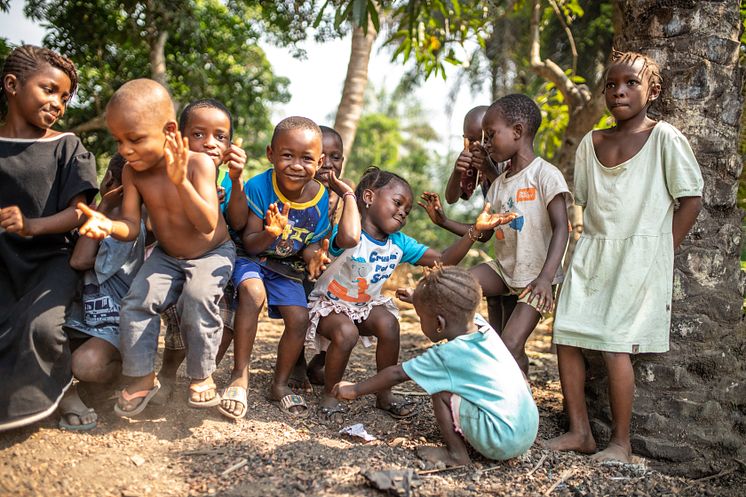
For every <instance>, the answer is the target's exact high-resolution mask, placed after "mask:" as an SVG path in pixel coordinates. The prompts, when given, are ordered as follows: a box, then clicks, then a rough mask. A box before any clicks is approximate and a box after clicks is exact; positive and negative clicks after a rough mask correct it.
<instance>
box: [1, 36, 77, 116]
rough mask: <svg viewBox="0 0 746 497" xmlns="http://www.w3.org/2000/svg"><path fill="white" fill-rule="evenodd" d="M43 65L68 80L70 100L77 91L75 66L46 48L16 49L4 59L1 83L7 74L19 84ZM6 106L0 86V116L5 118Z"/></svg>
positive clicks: (3, 92) (5, 97) (28, 46)
mask: <svg viewBox="0 0 746 497" xmlns="http://www.w3.org/2000/svg"><path fill="white" fill-rule="evenodd" d="M44 64H49V65H50V66H52V67H56V68H57V69H59V70H60V71H62V72H64V73H65V74H66V75H67V77H68V78H70V98H72V97H73V95H75V92H76V90H77V89H78V72H77V71H76V70H75V64H73V62H72V61H71V60H70V59H68V58H67V57H65V56H64V55H60V54H58V53H57V52H55V51H53V50H50V49H48V48H43V47H37V46H34V45H22V46H20V47H16V48H15V49H14V50H13V51H12V52H10V55H8V57H7V58H6V59H5V63H4V64H3V72H2V81H5V76H7V75H8V74H13V75H15V77H16V78H18V79H19V80H20V81H21V82H24V81H26V79H27V78H28V77H29V75H30V74H33V73H34V72H35V71H37V70H38V69H39V67H40V66H42V65H44ZM7 105H8V96H7V95H6V94H5V89H4V84H2V85H0V116H5V114H6V112H7V110H8V109H7Z"/></svg>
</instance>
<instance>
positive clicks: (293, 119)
mask: <svg viewBox="0 0 746 497" xmlns="http://www.w3.org/2000/svg"><path fill="white" fill-rule="evenodd" d="M293 129H307V130H310V131H313V132H314V134H316V135H318V137H319V141H321V128H319V125H318V124H316V123H315V122H313V121H312V120H310V119H308V118H307V117H301V116H290V117H286V118H285V119H283V120H282V121H280V122H279V123H277V126H275V130H274V131H273V132H272V141H271V142H270V143H271V145H272V146H273V147H274V145H275V139H276V138H277V136H278V135H280V134H281V133H284V132H285V131H290V130H293Z"/></svg>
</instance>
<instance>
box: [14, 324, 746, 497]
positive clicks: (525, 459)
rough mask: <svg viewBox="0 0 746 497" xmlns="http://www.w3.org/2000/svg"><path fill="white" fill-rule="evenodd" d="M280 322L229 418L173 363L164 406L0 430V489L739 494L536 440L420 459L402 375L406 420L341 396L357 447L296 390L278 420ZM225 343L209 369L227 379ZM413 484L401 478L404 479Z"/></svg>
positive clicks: (409, 344)
mask: <svg viewBox="0 0 746 497" xmlns="http://www.w3.org/2000/svg"><path fill="white" fill-rule="evenodd" d="M401 323H402V349H401V356H400V357H401V359H402V360H406V359H408V358H410V357H413V356H415V355H417V354H418V353H420V351H421V350H422V349H423V347H426V346H427V344H428V342H427V339H426V338H425V337H424V336H423V335H422V333H421V332H420V331H419V327H418V324H417V319H416V315H415V314H414V311H413V310H412V309H405V310H404V311H403V313H402V319H401ZM281 331H282V330H281V327H280V326H279V322H274V321H273V322H271V321H269V320H263V321H262V322H261V323H260V328H259V337H258V338H257V343H256V347H255V351H254V358H253V362H252V368H251V374H252V376H251V389H250V395H249V412H248V415H247V416H246V418H245V419H244V420H241V421H239V422H233V421H229V420H227V419H225V418H223V417H222V416H221V415H220V414H219V413H218V412H217V410H215V409H208V410H195V409H190V408H189V407H188V406H187V403H186V390H187V378H186V377H185V376H184V372H183V368H182V370H181V371H180V377H179V384H178V387H177V388H178V389H177V391H176V393H175V395H174V397H173V400H172V402H171V404H170V405H168V406H164V407H156V406H149V407H148V408H147V409H146V410H145V411H144V412H143V413H142V414H141V416H140V417H139V418H138V419H136V420H126V419H120V418H118V417H117V416H115V415H114V413H113V411H112V409H111V405H112V404H111V401H110V402H109V403H103V404H98V405H96V406H95V407H96V408H97V411H98V412H99V421H98V427H97V428H96V429H94V430H93V431H91V432H88V433H70V432H64V431H61V430H59V429H57V426H56V423H57V417H56V416H53V417H51V418H49V419H47V420H46V421H44V422H42V423H39V424H37V425H34V426H32V427H27V428H25V429H22V430H17V431H14V432H10V433H2V434H0V495H8V496H19V497H20V496H31V495H39V496H46V495H50V496H51V495H55V496H70V497H73V496H74V497H82V496H97V497H103V496H117V497H135V496H185V495H221V496H274V495H277V496H286V495H329V496H343V495H365V496H376V495H384V494H383V493H381V492H379V491H378V490H375V489H373V488H371V487H370V486H369V485H368V484H367V483H366V478H365V477H364V476H363V473H365V472H366V471H379V470H387V469H395V470H406V469H408V468H409V469H411V470H413V472H414V475H413V476H412V478H411V494H408V493H407V492H401V493H400V495H419V496H442V495H449V496H478V495H490V494H493V495H516V496H523V495H549V494H552V495H635V496H645V495H651V496H652V495H656V496H658V495H691V496H700V495H718V496H720V495H723V496H729V495H732V496H742V495H745V494H746V477H744V472H743V468H741V471H740V472H733V473H730V474H723V475H718V476H715V477H711V478H709V479H704V480H699V481H695V480H688V479H685V478H679V477H676V478H674V477H670V476H666V475H664V474H661V473H659V472H657V471H654V470H651V469H649V468H648V464H646V462H645V461H644V460H640V462H639V464H634V465H618V464H617V465H609V464H606V465H600V464H594V463H592V462H591V461H590V460H589V459H588V458H587V457H582V456H579V455H575V454H560V453H552V452H549V451H546V450H544V449H542V448H541V447H540V446H539V445H538V443H536V444H534V446H533V447H532V448H531V450H530V451H529V452H528V453H527V454H525V455H524V456H522V457H520V458H517V459H514V460H510V461H506V462H494V461H489V460H486V459H482V458H475V461H474V464H473V465H472V466H470V467H466V468H458V469H452V470H447V471H442V470H439V468H433V469H430V468H426V467H425V466H424V465H423V463H422V462H421V461H420V460H419V459H418V458H417V457H416V454H415V451H414V449H415V448H416V447H417V446H418V445H421V444H428V445H437V444H440V437H439V433H438V427H437V425H436V423H435V420H434V418H433V415H432V411H431V409H430V405H429V398H428V397H426V396H422V395H421V391H419V389H418V388H417V387H416V385H414V384H413V383H405V384H403V385H401V386H399V387H398V389H399V390H401V391H408V392H415V393H420V395H416V396H415V397H416V398H417V399H419V400H420V401H421V406H420V411H419V414H418V415H417V416H415V417H414V418H410V419H408V420H401V421H395V420H394V419H392V418H390V417H389V416H387V415H386V414H385V413H383V412H381V411H379V410H377V409H375V407H374V398H373V397H366V398H362V399H359V400H357V401H354V402H352V403H351V404H350V410H349V411H348V413H347V414H346V418H345V423H344V425H342V426H347V425H352V424H354V423H363V424H364V426H365V428H366V430H367V431H368V432H369V433H371V434H373V435H375V436H376V437H377V438H378V439H377V440H375V441H372V442H368V443H363V442H362V441H359V440H358V439H351V438H348V437H346V436H343V435H340V434H339V433H338V430H339V428H340V426H328V425H325V424H323V423H321V422H320V421H319V420H318V418H317V417H316V405H317V399H316V398H314V396H307V400H308V401H309V404H310V405H311V415H310V416H309V417H308V418H306V419H295V418H290V417H288V416H286V415H284V414H283V413H282V412H281V411H280V410H279V409H278V408H277V407H276V406H275V405H273V404H271V403H269V402H268V401H267V400H266V398H265V392H266V390H267V387H268V385H269V382H270V378H271V374H272V368H273V365H274V358H275V352H276V346H277V341H278V339H279V336H280V333H281ZM549 347H550V340H549V336H548V334H547V333H546V331H544V332H542V331H541V330H537V332H535V333H534V335H533V336H532V339H531V341H530V343H529V347H528V349H529V356H530V358H531V371H532V373H531V381H532V385H533V389H534V394H535V397H536V401H537V404H538V406H539V410H540V413H541V427H540V431H539V439H545V438H548V437H551V436H554V435H556V434H558V433H560V431H561V422H562V416H561V408H562V406H561V395H560V387H559V380H558V377H557V366H556V360H555V356H554V355H552V354H551V353H550V351H549ZM373 354H374V352H373V350H372V349H364V348H363V347H362V346H359V347H357V349H356V351H355V353H354V354H353V357H352V359H351V361H350V366H349V369H348V378H351V379H353V380H360V379H363V378H365V377H367V376H369V375H371V374H372V373H373V372H374V370H375V363H374V355H373ZM231 362H232V356H231V355H230V352H229V354H228V356H227V357H226V359H225V360H224V362H223V363H222V364H221V365H220V368H219V370H218V372H217V374H216V381H217V382H218V384H219V385H222V384H225V383H226V382H227V380H228V377H229V371H230V365H231ZM407 486H410V485H407Z"/></svg>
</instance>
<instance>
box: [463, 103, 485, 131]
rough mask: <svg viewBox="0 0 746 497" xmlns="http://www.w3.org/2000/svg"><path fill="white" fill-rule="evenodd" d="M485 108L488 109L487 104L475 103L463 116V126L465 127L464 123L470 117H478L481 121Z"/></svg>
mask: <svg viewBox="0 0 746 497" xmlns="http://www.w3.org/2000/svg"><path fill="white" fill-rule="evenodd" d="M487 109H489V106H487V105H477V106H476V107H474V108H473V109H471V110H470V111H469V112H467V113H466V115H465V116H464V128H466V123H468V122H469V121H470V120H471V119H479V121H480V122H481V121H482V119H483V118H484V115H485V114H486V113H487Z"/></svg>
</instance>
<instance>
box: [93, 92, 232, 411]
mask: <svg viewBox="0 0 746 497" xmlns="http://www.w3.org/2000/svg"><path fill="white" fill-rule="evenodd" d="M106 123H107V126H108V127H109V130H110V131H111V134H112V135H113V136H114V138H115V139H116V141H117V143H118V151H119V153H120V154H121V155H122V156H123V157H124V158H125V159H126V160H127V165H126V166H125V168H124V171H123V173H122V181H123V185H124V198H123V201H122V211H121V219H120V220H119V221H112V220H110V219H108V218H107V217H106V216H104V215H102V214H101V213H98V212H94V211H91V210H90V209H88V208H87V207H86V206H85V205H82V204H79V208H80V209H81V210H83V211H84V212H85V214H86V215H88V216H89V220H88V221H87V222H86V224H85V225H83V227H82V228H81V230H80V232H81V234H83V235H86V236H89V237H91V238H99V239H100V238H104V237H105V236H107V235H111V236H113V237H115V238H117V239H119V240H133V239H134V238H135V237H137V235H138V233H139V231H140V218H141V206H142V204H145V207H146V208H147V210H148V215H149V217H150V221H151V223H152V227H153V233H154V234H155V237H156V239H157V240H158V245H157V247H156V248H155V250H154V251H153V253H152V254H151V256H150V257H149V258H148V259H147V260H146V261H145V264H144V265H143V267H142V268H141V270H140V271H139V272H138V274H137V277H136V278H135V280H134V281H133V282H132V286H131V288H130V291H129V293H128V294H127V296H126V297H125V299H124V300H123V302H122V308H121V312H120V315H121V320H120V352H121V354H122V373H123V374H124V375H126V376H130V377H132V381H131V382H130V383H129V384H128V385H127V387H126V388H124V389H123V390H122V392H121V394H120V396H119V400H118V401H117V405H116V406H115V408H114V410H115V412H116V413H117V414H118V415H120V416H124V417H129V416H134V415H136V414H139V413H140V412H141V411H142V410H143V409H144V408H145V406H146V405H147V403H148V402H149V401H150V399H151V398H152V397H153V395H155V393H156V392H157V391H158V388H159V384H158V381H157V380H156V377H155V372H154V360H155V355H156V352H157V349H158V335H159V332H160V316H159V314H160V313H161V312H163V311H164V310H165V309H166V308H167V307H169V306H170V305H172V304H174V303H175V304H176V306H177V311H178V313H179V315H180V317H181V323H182V327H181V330H182V333H183V334H184V337H185V339H186V342H187V348H188V352H187V374H188V375H189V377H190V378H191V383H190V385H189V390H190V392H191V393H190V397H189V404H190V405H191V406H192V407H208V406H213V405H215V404H217V403H218V402H219V397H218V396H217V394H216V390H215V383H214V382H213V380H212V376H211V375H212V372H213V371H214V369H215V355H216V353H217V348H218V344H219V342H220V332H221V330H222V327H223V326H222V321H221V319H220V315H219V312H218V304H217V303H218V301H219V300H220V296H221V295H222V292H223V288H224V287H225V285H226V284H227V283H228V280H229V278H230V275H231V272H232V270H233V261H234V258H235V249H234V245H233V242H231V241H230V239H229V237H228V229H227V227H226V224H225V221H224V220H223V217H222V216H221V215H220V211H219V208H218V199H217V192H216V189H215V165H214V164H213V162H212V160H210V158H209V157H208V156H207V155H205V154H201V153H193V152H190V151H189V147H188V142H187V140H186V139H184V140H182V139H181V135H180V134H179V131H178V128H177V124H176V119H175V114H174V108H173V103H172V101H171V97H170V96H169V94H168V92H167V91H166V89H165V88H164V87H163V86H161V85H159V84H158V83H156V82H155V81H151V80H147V79H137V80H133V81H130V82H128V83H125V84H124V85H123V86H122V87H121V88H119V90H117V91H116V93H114V95H113V96H112V98H111V100H110V101H109V104H108V105H107V109H106Z"/></svg>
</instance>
